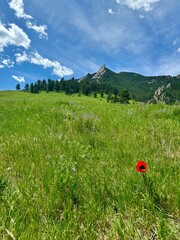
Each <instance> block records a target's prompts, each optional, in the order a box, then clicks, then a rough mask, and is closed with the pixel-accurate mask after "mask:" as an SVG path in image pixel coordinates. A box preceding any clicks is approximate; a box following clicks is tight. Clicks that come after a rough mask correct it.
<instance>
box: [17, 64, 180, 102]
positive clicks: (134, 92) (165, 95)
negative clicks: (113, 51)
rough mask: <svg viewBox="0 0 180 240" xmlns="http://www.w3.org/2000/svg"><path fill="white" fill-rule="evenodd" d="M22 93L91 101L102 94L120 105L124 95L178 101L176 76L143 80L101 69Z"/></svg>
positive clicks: (35, 85)
mask: <svg viewBox="0 0 180 240" xmlns="http://www.w3.org/2000/svg"><path fill="white" fill-rule="evenodd" d="M19 87H20V86H19V85H18V86H16V89H19ZM24 90H25V91H29V90H30V92H31V93H38V92H40V91H46V92H51V91H55V92H65V93H66V94H70V95H71V94H74V93H79V94H84V95H86V96H88V95H90V94H92V93H94V97H96V96H97V93H99V94H101V96H103V95H104V93H105V94H107V95H108V96H107V100H108V101H112V100H113V102H124V99H122V96H123V94H124V91H126V95H127V94H128V98H129V99H134V100H137V101H140V102H151V103H159V102H163V103H168V104H169V103H174V102H176V101H180V75H178V76H174V77H172V76H148V77H146V76H143V75H140V74H137V73H133V72H120V73H115V72H113V71H112V70H110V69H108V68H107V67H106V66H105V65H103V66H102V67H101V68H100V69H99V70H98V71H97V72H96V73H92V74H90V73H88V74H87V75H86V76H84V77H82V78H80V79H74V78H71V79H69V80H64V78H62V79H61V80H60V81H59V80H51V79H48V81H46V80H38V81H36V82H35V83H31V84H30V85H29V86H28V85H27V84H26V85H25V88H24ZM125 102H127V99H126V101H125Z"/></svg>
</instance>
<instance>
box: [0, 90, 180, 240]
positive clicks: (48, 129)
mask: <svg viewBox="0 0 180 240" xmlns="http://www.w3.org/2000/svg"><path fill="white" fill-rule="evenodd" d="M179 129H180V107H179V106H165V105H156V106H154V105H145V104H139V105H120V104H108V103H107V102H106V99H103V100H102V101H100V98H97V99H95V98H91V97H84V96H82V97H78V96H66V95H64V94H58V93H49V94H46V93H40V94H38V95H34V94H29V93H24V92H0V163H1V164H0V239H24V240H27V239H40V240H41V239H47V240H49V239H65V240H67V239H72V240H74V239H76V240H77V239H88V240H91V239H92V240H94V239H98V240H100V239H110V240H112V239H125V240H126V239H127V240H129V239H143V240H144V239H163V240H164V239H170V240H171V239H172V240H178V239H180V209H179V206H180V193H179V189H180V175H179V173H180V167H179V166H180V165H179V163H180V161H179V160H180V138H179ZM141 159H144V160H145V161H146V162H147V165H148V169H147V173H139V172H137V171H136V168H135V166H136V163H137V161H139V160H141ZM143 176H144V177H143Z"/></svg>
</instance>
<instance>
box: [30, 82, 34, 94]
mask: <svg viewBox="0 0 180 240" xmlns="http://www.w3.org/2000/svg"><path fill="white" fill-rule="evenodd" d="M30 92H31V93H34V84H33V83H31V84H30Z"/></svg>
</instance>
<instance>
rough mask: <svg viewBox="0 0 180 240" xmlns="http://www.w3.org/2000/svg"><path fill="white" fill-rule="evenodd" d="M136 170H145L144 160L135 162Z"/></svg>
mask: <svg viewBox="0 0 180 240" xmlns="http://www.w3.org/2000/svg"><path fill="white" fill-rule="evenodd" d="M136 170H137V171H138V172H146V170H147V164H146V163H145V162H144V161H139V162H137V164H136Z"/></svg>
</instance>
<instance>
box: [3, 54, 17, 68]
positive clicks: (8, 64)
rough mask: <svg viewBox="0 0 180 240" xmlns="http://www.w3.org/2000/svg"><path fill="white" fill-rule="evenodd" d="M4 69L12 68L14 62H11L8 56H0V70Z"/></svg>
mask: <svg viewBox="0 0 180 240" xmlns="http://www.w3.org/2000/svg"><path fill="white" fill-rule="evenodd" d="M4 67H8V68H12V67H14V62H13V61H11V59H10V58H9V56H8V55H6V56H4V55H0V68H4Z"/></svg>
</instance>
